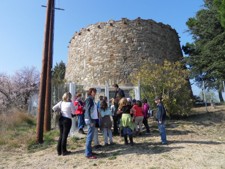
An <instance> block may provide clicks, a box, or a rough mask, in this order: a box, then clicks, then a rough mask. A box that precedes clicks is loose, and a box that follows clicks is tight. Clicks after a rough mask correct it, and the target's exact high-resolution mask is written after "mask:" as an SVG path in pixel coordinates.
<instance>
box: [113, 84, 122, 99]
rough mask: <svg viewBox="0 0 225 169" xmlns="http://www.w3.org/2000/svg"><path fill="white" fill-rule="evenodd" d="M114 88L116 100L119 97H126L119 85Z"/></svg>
mask: <svg viewBox="0 0 225 169" xmlns="http://www.w3.org/2000/svg"><path fill="white" fill-rule="evenodd" d="M113 87H114V88H115V96H114V99H115V98H116V97H117V96H118V95H119V96H120V97H121V98H123V97H125V94H124V91H123V90H122V89H120V88H119V86H118V84H114V85H113Z"/></svg>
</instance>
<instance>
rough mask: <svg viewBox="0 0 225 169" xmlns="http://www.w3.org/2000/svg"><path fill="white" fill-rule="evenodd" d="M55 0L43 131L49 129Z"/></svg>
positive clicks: (49, 47)
mask: <svg viewBox="0 0 225 169" xmlns="http://www.w3.org/2000/svg"><path fill="white" fill-rule="evenodd" d="M54 7H55V2H54V0H52V5H51V14H50V28H49V31H50V32H49V43H48V60H47V61H48V63H47V77H46V93H45V111H44V112H45V113H44V131H45V132H46V131H50V130H51V100H52V99H51V79H52V78H51V77H52V56H53V39H54V15H55V9H54Z"/></svg>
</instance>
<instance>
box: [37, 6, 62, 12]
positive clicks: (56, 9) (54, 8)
mask: <svg viewBox="0 0 225 169" xmlns="http://www.w3.org/2000/svg"><path fill="white" fill-rule="evenodd" d="M41 7H44V8H47V6H46V5H41ZM54 9H56V10H60V11H65V9H63V8H56V7H55V8H54Z"/></svg>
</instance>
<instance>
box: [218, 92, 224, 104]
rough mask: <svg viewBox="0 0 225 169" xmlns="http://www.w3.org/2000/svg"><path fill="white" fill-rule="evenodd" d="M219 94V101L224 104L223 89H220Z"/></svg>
mask: <svg viewBox="0 0 225 169" xmlns="http://www.w3.org/2000/svg"><path fill="white" fill-rule="evenodd" d="M218 94H219V99H220V102H222V103H223V102H224V99H223V95H222V90H221V89H219V90H218Z"/></svg>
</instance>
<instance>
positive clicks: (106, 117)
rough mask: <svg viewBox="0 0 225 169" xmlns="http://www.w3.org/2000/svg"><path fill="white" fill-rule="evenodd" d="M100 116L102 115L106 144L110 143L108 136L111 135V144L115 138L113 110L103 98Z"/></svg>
mask: <svg viewBox="0 0 225 169" xmlns="http://www.w3.org/2000/svg"><path fill="white" fill-rule="evenodd" d="M99 112H100V117H101V127H102V130H103V136H104V141H105V146H107V145H108V137H109V142H110V144H113V139H112V130H111V128H112V121H111V116H112V112H111V111H110V109H109V108H108V105H107V103H106V101H105V100H103V101H102V102H101V104H100V110H99Z"/></svg>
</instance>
